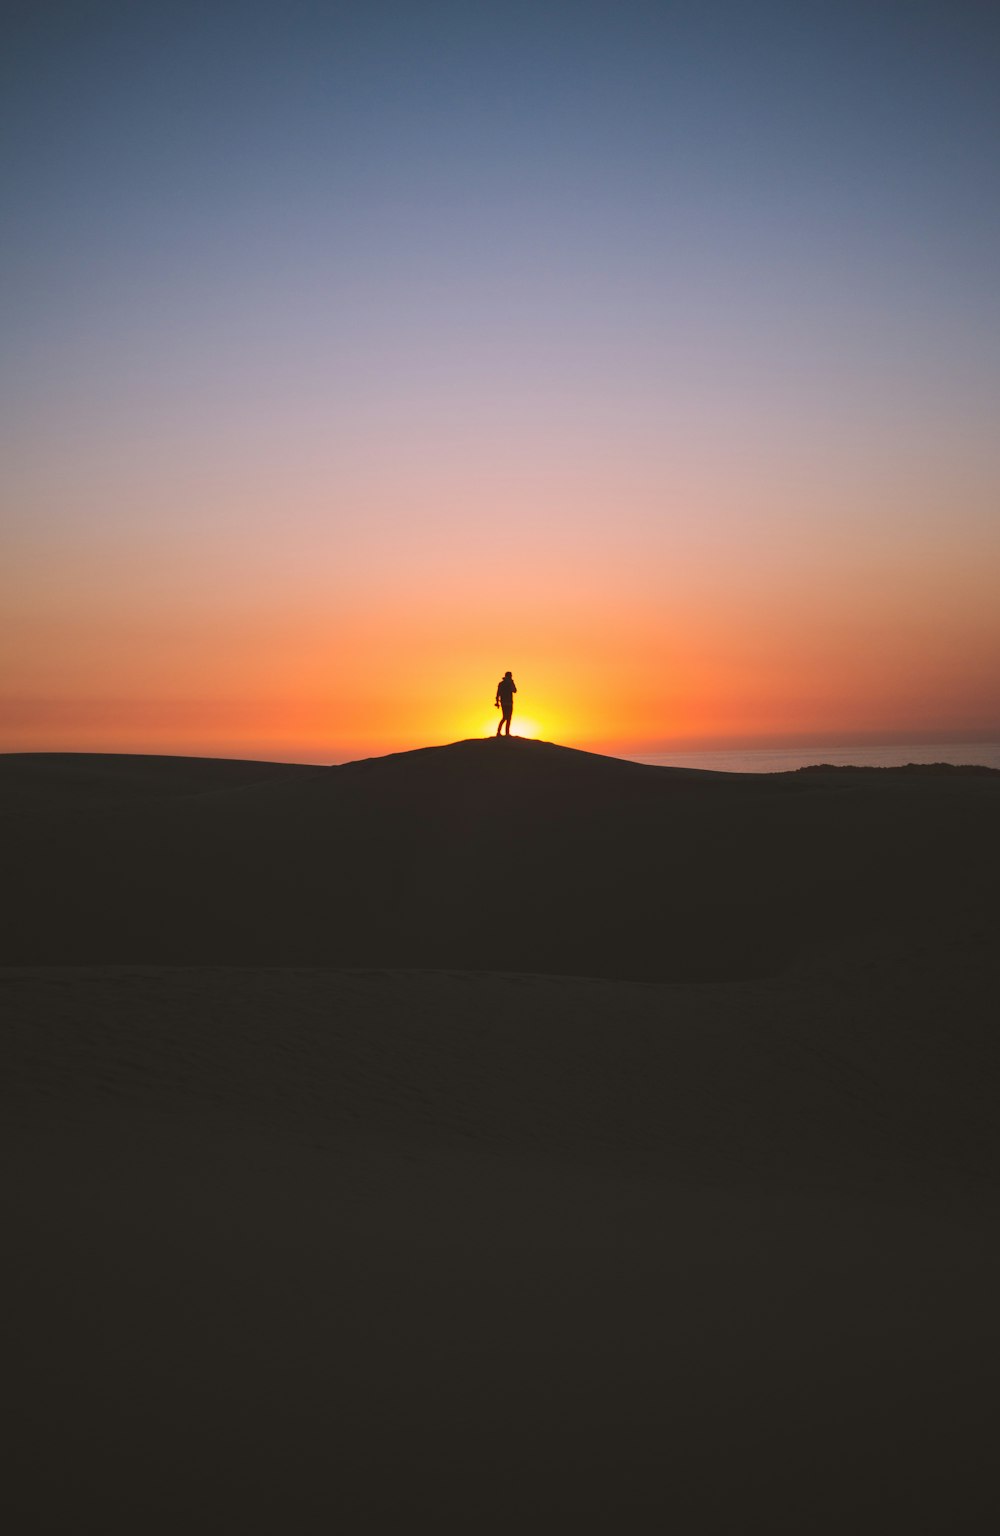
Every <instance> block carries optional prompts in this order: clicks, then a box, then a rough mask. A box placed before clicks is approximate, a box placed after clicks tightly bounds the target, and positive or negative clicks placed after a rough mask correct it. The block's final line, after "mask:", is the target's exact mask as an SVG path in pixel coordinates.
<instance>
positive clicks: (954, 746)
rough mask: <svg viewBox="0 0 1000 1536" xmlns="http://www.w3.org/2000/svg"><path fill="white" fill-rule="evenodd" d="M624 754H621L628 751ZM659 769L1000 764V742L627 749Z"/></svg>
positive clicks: (782, 769) (631, 757) (722, 770)
mask: <svg viewBox="0 0 1000 1536" xmlns="http://www.w3.org/2000/svg"><path fill="white" fill-rule="evenodd" d="M625 755H626V754H624V753H623V754H622V756H625ZM628 761H630V762H634V763H651V764H654V765H655V766H656V767H660V768H670V767H673V768H707V769H711V770H712V771H713V772H715V773H791V772H794V770H795V769H796V768H811V767H815V766H817V765H818V764H820V763H829V764H831V765H832V766H833V767H837V768H847V767H854V768H898V767H902V766H904V765H905V764H907V763H952V764H954V765H955V766H962V765H965V764H972V765H975V766H977V767H984V768H997V769H1000V741H933V742H910V743H907V742H902V743H901V742H893V743H891V744H887V745H885V746H877V745H872V744H868V745H866V746H854V747H822V746H821V747H816V746H809V747H795V746H788V747H752V748H738V749H730V750H728V751H704V752H658V753H655V754H644V755H638V754H628Z"/></svg>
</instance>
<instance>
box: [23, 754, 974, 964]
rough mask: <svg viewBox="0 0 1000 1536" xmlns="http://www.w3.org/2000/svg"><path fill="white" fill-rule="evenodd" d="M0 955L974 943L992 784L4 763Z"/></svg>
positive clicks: (569, 957) (919, 777)
mask: <svg viewBox="0 0 1000 1536" xmlns="http://www.w3.org/2000/svg"><path fill="white" fill-rule="evenodd" d="M0 815H2V817H3V836H4V844H5V848H6V850H7V863H8V883H7V888H8V894H9V897H10V898H11V899H10V910H9V912H8V914H7V915H6V917H5V920H4V926H3V937H2V940H0V962H2V963H6V964H53V963H55V964H64V963H96V962H100V963H136V962H138V963H148V964H205V963H221V964H246V963H253V964H309V965H315V964H323V965H330V964H332V965H338V966H367V965H377V966H410V967H414V966H415V967H428V968H436V967H461V968H466V969H490V970H501V971H503V970H516V971H535V972H547V973H562V974H580V975H592V976H604V977H609V978H615V977H619V978H632V979H650V980H669V979H675V980H677V979H684V980H699V979H700V980H713V979H715V980H722V979H736V978H739V977H750V976H761V975H768V974H774V973H776V972H778V971H780V970H781V969H782V968H784V967H785V966H786V965H787V964H788V963H789V962H791V961H793V960H794V959H795V958H796V957H797V956H799V955H800V954H802V953H803V952H808V951H811V950H814V949H816V948H817V947H820V948H823V947H826V946H827V945H829V944H830V943H834V944H840V943H842V942H843V941H844V940H845V939H848V940H849V939H852V938H859V937H862V936H863V937H864V938H865V939H866V941H870V940H871V939H872V937H873V936H874V937H876V938H877V937H878V936H879V935H884V936H886V937H891V936H892V935H894V934H896V935H899V934H903V935H906V936H908V937H909V938H911V939H912V940H913V941H914V942H915V943H918V944H924V943H926V942H932V943H934V944H944V943H949V942H951V941H953V940H956V939H961V941H962V942H963V943H966V942H968V940H969V937H970V934H971V935H972V936H973V937H975V936H976V935H980V936H981V937H982V939H983V942H986V941H987V940H988V935H989V933H990V932H991V931H992V927H993V925H994V924H995V921H996V918H997V916H998V898H997V882H996V880H995V877H994V872H995V869H996V867H997V862H998V854H1000V775H983V774H955V773H954V772H953V771H952V772H949V771H948V770H947V769H942V770H939V771H933V770H931V771H924V772H919V773H918V772H913V771H907V770H899V771H885V770H868V771H866V770H856V771H851V772H844V771H842V770H836V769H830V770H828V771H823V770H814V771H811V772H810V773H808V774H804V773H798V774H794V773H793V774H781V775H733V774H715V773H705V772H697V771H692V770H682V769H670V768H653V767H645V766H643V765H640V764H636V763H629V762H624V761H621V760H618V759H615V758H607V757H600V756H597V755H594V754H591V753H584V752H576V751H572V750H570V749H567V748H562V747H557V746H553V745H550V744H547V743H542V742H531V741H521V740H517V739H516V738H515V739H512V740H511V741H509V742H508V741H503V742H497V741H493V740H487V741H467V742H458V743H455V744H454V745H451V746H446V747H435V748H427V749H424V750H421V751H416V752H407V753H399V754H395V755H392V756H388V757H383V758H374V759H369V760H366V761H362V762H357V763H350V764H347V765H344V766H342V767H335V768H310V767H304V766H296V765H288V764H267V763H249V762H217V761H212V760H203V759H186V758H173V759H171V758H157V757H108V756H89V755H79V756H58V757H56V756H21V755H16V756H8V757H5V758H2V759H0Z"/></svg>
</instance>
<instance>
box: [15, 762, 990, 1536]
mask: <svg viewBox="0 0 1000 1536" xmlns="http://www.w3.org/2000/svg"><path fill="white" fill-rule="evenodd" d="M510 748H511V750H510V751H509V752H508V750H507V744H506V743H503V744H500V745H499V746H497V744H494V743H465V744H459V745H458V746H456V747H452V748H443V749H437V750H432V751H428V752H426V753H416V754H403V755H400V756H399V757H395V758H387V759H379V760H375V761H373V762H371V763H361V764H353V765H348V766H347V767H345V768H340V769H332V770H324V769H319V770H313V769H308V768H302V769H297V768H289V767H284V766H282V765H266V764H264V765H256V764H221V763H202V764H199V763H197V762H192V761H186V760H170V759H89V758H82V759H73V758H63V759H52V758H34V759H28V758H23V757H22V758H8V759H5V760H0V785H2V793H3V805H4V807H5V821H4V829H5V834H4V835H5V841H6V842H7V844H8V846H9V847H10V849H11V864H10V868H11V871H12V880H11V882H10V883H9V886H8V892H9V894H11V893H12V894H13V895H14V897H15V900H14V902H13V903H12V906H13V911H12V913H11V916H10V918H9V919H6V920H5V924H4V939H3V944H4V960H5V962H6V968H5V969H4V970H2V971H0V999H2V1006H3V1029H2V1036H0V1042H2V1043H0V1051H2V1061H3V1067H4V1070H3V1075H2V1078H0V1083H2V1125H3V1135H4V1156H3V1160H2V1169H3V1172H2V1191H3V1206H2V1220H3V1224H4V1233H5V1238H6V1239H7V1242H6V1248H7V1255H8V1257H7V1260H6V1262H5V1269H6V1273H5V1288H6V1299H5V1307H4V1311H5V1316H6V1319H7V1321H8V1325H9V1329H10V1335H11V1338H10V1344H9V1347H8V1350H7V1352H6V1362H5V1374H6V1376H7V1383H8V1397H9V1399H10V1400H11V1401H12V1403H13V1406H14V1408H15V1421H14V1426H13V1429H12V1431H11V1432H9V1435H8V1439H7V1445H8V1451H9V1452H10V1453H11V1464H12V1466H13V1468H14V1472H13V1475H12V1476H11V1477H10V1478H9V1479H8V1484H7V1490H6V1499H7V1508H8V1509H10V1510H12V1511H13V1513H14V1516H15V1527H16V1528H17V1529H19V1530H60V1529H70V1528H72V1529H88V1530H89V1529H94V1530H97V1529H100V1530H102V1531H107V1530H130V1531H132V1530H160V1529H162V1530H178V1529H186V1530H199V1531H201V1530H204V1531H220V1530H233V1531H236V1530H240V1531H242V1530H247V1529H261V1530H281V1529H288V1530H321V1529H322V1530H328V1529H330V1528H332V1527H333V1526H335V1525H340V1526H343V1527H344V1528H346V1529H349V1530H395V1529H399V1528H400V1527H401V1526H402V1525H404V1524H405V1523H408V1522H409V1521H411V1520H414V1519H416V1518H421V1519H424V1520H426V1519H428V1518H429V1519H431V1520H432V1521H434V1522H435V1523H436V1524H437V1526H438V1528H440V1529H448V1530H459V1529H461V1530H478V1529H485V1530H505V1531H509V1530H512V1529H525V1530H539V1531H542V1530H544V1531H550V1530H553V1529H556V1530H561V1529H576V1528H582V1529H596V1530H607V1529H624V1530H653V1529H656V1530H661V1529H677V1530H682V1531H694V1532H698V1531H744V1530H746V1531H751V1530H762V1531H788V1532H792V1531H794V1532H801V1531H830V1532H833V1531H837V1532H840V1531H843V1530H845V1529H851V1530H856V1531H872V1532H875V1531H878V1532H882V1531H885V1530H888V1529H893V1528H899V1529H906V1530H911V1531H941V1530H982V1529H989V1528H991V1526H992V1525H993V1524H994V1523H995V1516H996V1514H997V1513H998V1512H1000V1510H998V1508H997V1505H998V1500H997V1496H996V1493H995V1489H994V1483H995V1478H994V1475H993V1469H992V1463H993V1459H994V1444H993V1442H994V1435H993V1418H992V1407H991V1403H992V1398H993V1395H994V1391H995V1383H996V1375H997V1366H998V1362H1000V1338H998V1333H1000V1323H998V1321H997V1314H996V1306H995V1295H996V1287H997V1281H998V1279H1000V1243H998V1240H997V1223H996V1214H997V1193H998V1184H1000V1132H998V1130H997V1121H996V1114H995V1105H996V1102H997V1094H998V1090H1000V1035H998V1031H997V1025H996V1020H997V1018H998V1017H1000V1008H998V1003H1000V965H998V961H997V950H996V944H995V933H996V931H997V926H996V924H997V917H998V912H997V906H998V895H997V882H996V879H995V869H996V867H997V852H998V837H997V833H998V815H1000V776H998V777H988V776H987V777H981V776H968V775H958V776H956V775H953V774H952V775H950V774H947V773H930V774H927V773H923V774H919V775H908V774H906V773H891V774H886V773H870V774H860V775H859V774H847V775H844V774H842V773H839V772H837V771H831V772H830V773H826V774H824V773H811V774H809V775H786V776H781V777H780V778H779V779H761V780H748V779H743V778H736V777H730V776H719V775H711V774H693V773H681V772H673V771H669V770H657V769H644V768H640V767H637V766H636V765H632V764H625V763H618V762H615V761H614V760H609V759H601V758H593V757H589V756H588V755H586V754H577V753H568V752H565V751H563V750H561V749H558V748H553V747H545V746H543V745H540V744H538V745H536V744H530V743H517V742H512V743H510ZM220 908H221V909H220ZM647 908H648V909H649V910H647ZM88 946H89V948H88ZM415 956H416V957H418V958H417V959H415V958H414V957H415ZM414 964H418V965H419V966H420V967H421V968H420V969H411V968H409V967H412V966H413V965H414ZM572 970H575V972H576V974H569V972H571V971H572ZM547 971H548V972H549V974H546V972H547ZM560 972H561V973H564V974H558V973H560Z"/></svg>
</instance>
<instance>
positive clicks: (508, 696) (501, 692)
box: [495, 672, 517, 736]
mask: <svg viewBox="0 0 1000 1536" xmlns="http://www.w3.org/2000/svg"><path fill="white" fill-rule="evenodd" d="M516 692H517V684H516V683H515V682H514V679H513V678H512V677H511V675H510V673H509V672H505V673H504V675H503V677H502V678H501V679H500V681H499V682H498V683H497V696H496V700H495V703H496V707H497V709H500V710H502V711H503V713H502V715H501V716H500V724H499V725H498V726H497V735H498V736H499V735H500V732H501V731H502V730H503V728H504V726H506V727H507V735H508V736H509V735H510V717H511V715H512V714H513V713H514V695H515V693H516Z"/></svg>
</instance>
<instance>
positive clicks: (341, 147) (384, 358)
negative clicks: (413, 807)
mask: <svg viewBox="0 0 1000 1536" xmlns="http://www.w3.org/2000/svg"><path fill="white" fill-rule="evenodd" d="M5 14H6V16H7V21H6V24H5V36H4V44H5V46H4V49H3V58H2V66H0V68H2V78H0V155H2V172H3V180H2V204H0V207H2V215H3V224H4V230H3V240H2V294H0V298H2V312H0V321H2V335H3V348H2V363H0V368H2V372H0V399H2V426H0V473H2V494H3V560H2V569H0V600H2V623H3V631H2V653H0V661H2V674H0V749H4V750H33V749H38V750H60V749H67V750H108V751H170V752H204V753H210V754H213V755H231V756H248V755H254V756H269V757H279V758H304V759H317V760H334V761H336V760H339V759H343V758H348V757H356V756H361V755H365V754H367V753H370V752H380V751H384V750H390V749H393V748H397V747H408V746H417V745H423V744H426V743H429V742H436V741H447V740H453V739H455V738H456V737H460V736H466V735H475V734H480V733H482V732H483V731H485V730H487V729H492V728H493V726H494V725H495V717H494V711H493V708H492V700H493V691H494V688H495V686H496V681H497V679H498V678H499V676H500V675H501V673H502V672H503V671H504V670H505V669H506V668H508V667H509V668H511V669H512V670H513V673H514V676H515V678H516V680H517V682H518V686H519V689H520V692H519V694H518V700H517V704H518V706H519V709H520V713H515V728H517V726H518V724H520V727H521V729H522V730H524V731H525V732H526V733H530V734H536V733H537V734H540V735H543V736H545V737H547V738H548V739H551V740H559V741H564V742H567V743H572V744H576V745H584V746H592V747H597V748H600V749H604V750H611V751H622V752H639V751H647V752H656V751H663V752H669V751H670V749H671V747H678V748H681V747H684V746H694V745H700V744H732V745H739V744H759V743H765V742H777V741H788V742H805V741H827V742H831V743H832V742H838V741H845V742H849V741H860V740H864V739H873V740H891V739H907V740H911V741H916V740H927V739H930V738H941V739H944V738H952V739H963V740H968V739H971V738H973V737H981V738H993V739H996V738H998V737H1000V602H998V593H1000V283H998V273H1000V198H998V196H997V172H998V164H1000V13H998V12H997V10H996V8H994V7H992V6H989V5H984V4H979V3H966V4H963V3H961V0H957V3H956V0H952V3H947V4H945V3H942V4H922V3H920V0H905V3H898V4H897V3H879V0H867V3H864V4H850V3H845V0H838V3H830V4H826V3H810V0H794V3H789V4H769V3H759V4H758V3H754V0H743V3H740V4H728V3H718V4H713V3H710V0H702V3H698V4H686V3H679V4H669V3H661V4H654V3H651V0H645V3H638V0H608V3H603V4H589V3H586V0H577V3H574V4H561V5H552V4H546V3H544V0H532V3H531V4H518V3H511V0H504V3H502V4H499V3H498V4H493V3H476V0H465V3H462V4H454V5H452V4H434V3H431V4H421V3H419V0H409V3H407V4H383V3H381V0H364V3H357V4H348V5H344V4H333V3H327V4H305V3H297V0H283V3H281V4H277V3H274V4H268V5H263V4H256V3H253V0H243V3H240V4H228V3H206V0H200V3H197V4H191V5H185V4H179V3H177V0H170V3H168V4H162V5H156V4H154V5H150V4H144V3H142V0H132V3H130V4H123V5H110V6H108V5H105V6H102V5H100V4H91V5H81V4H70V5H54V4H47V3H45V0H34V3H30V4H24V5H15V6H14V7H13V11H11V10H10V9H9V8H6V9H5Z"/></svg>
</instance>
